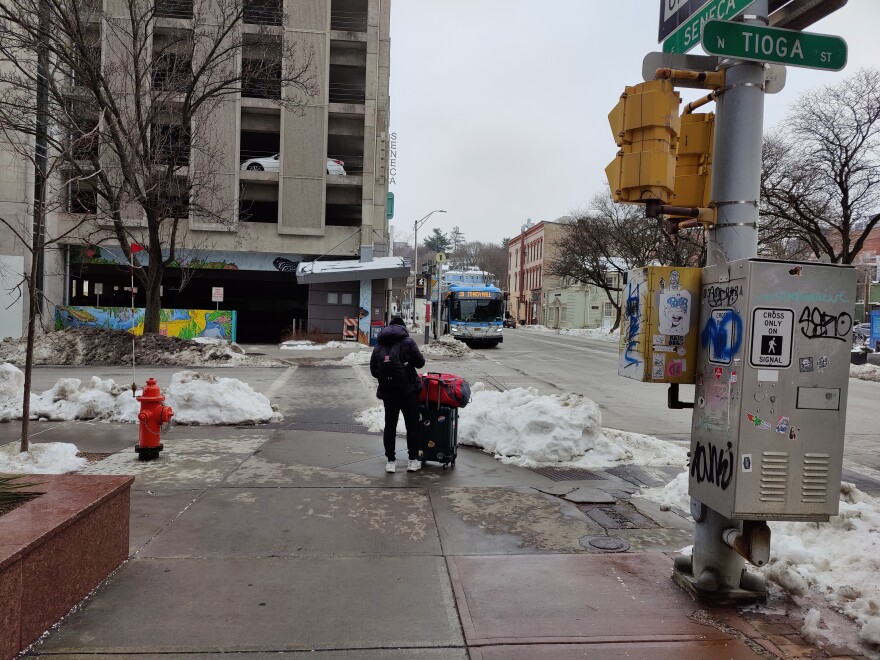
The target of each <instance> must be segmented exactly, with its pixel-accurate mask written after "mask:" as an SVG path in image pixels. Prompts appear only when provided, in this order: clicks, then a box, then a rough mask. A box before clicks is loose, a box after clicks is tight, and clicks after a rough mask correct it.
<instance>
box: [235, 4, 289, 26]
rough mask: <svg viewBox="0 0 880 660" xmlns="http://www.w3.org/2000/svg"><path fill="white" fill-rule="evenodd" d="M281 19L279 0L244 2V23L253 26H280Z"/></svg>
mask: <svg viewBox="0 0 880 660" xmlns="http://www.w3.org/2000/svg"><path fill="white" fill-rule="evenodd" d="M281 19H282V12H281V0H245V3H244V22H245V23H251V24H253V25H281Z"/></svg>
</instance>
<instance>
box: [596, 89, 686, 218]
mask: <svg viewBox="0 0 880 660" xmlns="http://www.w3.org/2000/svg"><path fill="white" fill-rule="evenodd" d="M680 103H681V97H680V96H679V94H678V92H676V91H675V88H674V87H673V86H672V83H671V82H670V81H668V80H652V81H650V82H646V83H641V84H638V85H635V86H633V87H627V88H626V89H625V90H624V92H623V94H621V96H620V101H619V102H618V103H617V105H616V106H615V107H614V109H613V110H612V111H611V112H610V113H609V115H608V122H609V123H610V124H611V132H612V133H613V134H614V140H615V142H616V143H617V146H619V147H620V151H619V152H618V153H617V157H616V158H615V159H614V160H613V161H612V162H611V163H610V164H609V165H608V167H606V168H605V174H606V176H607V177H608V183H609V185H610V186H611V194H612V196H613V198H614V201H615V202H628V203H644V202H647V201H648V200H650V199H654V200H660V201H661V202H662V203H664V204H665V203H667V202H668V201H669V200H671V199H672V198H673V195H674V183H675V151H676V145H677V143H678V134H679V131H680V127H681V120H680V118H679V116H678V106H679V104H680Z"/></svg>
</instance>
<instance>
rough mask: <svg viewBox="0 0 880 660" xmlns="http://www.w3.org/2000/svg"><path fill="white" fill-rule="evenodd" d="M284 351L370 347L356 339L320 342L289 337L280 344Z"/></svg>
mask: <svg viewBox="0 0 880 660" xmlns="http://www.w3.org/2000/svg"><path fill="white" fill-rule="evenodd" d="M278 348H280V349H281V350H283V351H323V350H324V349H327V348H349V349H351V348H369V347H368V346H364V345H363V344H361V343H360V342H356V341H335V340H334V341H328V342H325V343H323V344H322V343H318V342H314V341H311V340H310V339H289V340H288V341H284V342H281V343H280V344H279V345H278Z"/></svg>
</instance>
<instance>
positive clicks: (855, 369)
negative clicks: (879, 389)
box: [849, 364, 880, 383]
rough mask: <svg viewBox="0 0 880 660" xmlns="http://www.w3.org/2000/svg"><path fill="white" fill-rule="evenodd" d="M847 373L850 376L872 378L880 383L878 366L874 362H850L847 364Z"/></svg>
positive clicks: (879, 368)
mask: <svg viewBox="0 0 880 660" xmlns="http://www.w3.org/2000/svg"><path fill="white" fill-rule="evenodd" d="M849 375H850V377H851V378H859V379H861V380H873V381H874V382H876V383H880V367H878V366H877V365H876V364H851V365H849Z"/></svg>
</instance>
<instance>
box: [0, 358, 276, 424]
mask: <svg viewBox="0 0 880 660" xmlns="http://www.w3.org/2000/svg"><path fill="white" fill-rule="evenodd" d="M23 382H24V375H23V374H22V373H21V372H20V371H19V370H18V369H16V368H15V367H14V366H12V365H9V364H4V365H0V420H2V421H9V420H10V419H21V413H22V406H21V404H22V397H21V387H22V384H23ZM16 386H17V388H18V389H17V393H18V394H17V397H16V396H5V397H4V392H12V391H14V390H15V387H16ZM138 394H140V391H139V392H138ZM164 394H165V404H166V405H168V406H171V408H172V409H173V410H174V421H175V422H177V423H179V424H254V423H257V422H268V421H276V420H278V419H280V415H278V413H276V412H275V411H274V410H273V409H272V406H271V404H270V403H269V399H267V398H266V397H265V396H263V395H262V394H259V393H258V392H255V391H254V390H253V389H252V388H251V387H250V385H248V384H247V383H244V382H242V381H240V380H237V379H235V378H217V377H215V376H212V375H210V374H200V373H196V372H194V371H179V372H177V373H176V374H174V375H173V376H172V378H171V384H170V385H169V386H168V388H166V390H165V391H164ZM139 411H140V403H139V402H138V401H137V400H136V399H135V397H134V395H133V394H132V392H131V389H129V388H125V387H123V386H120V385H117V384H116V383H115V382H114V381H113V380H110V379H108V380H101V379H100V378H98V377H97V376H93V377H92V379H91V380H90V381H89V382H88V383H86V384H83V383H82V381H80V380H79V379H78V378H61V379H59V380H58V382H56V383H55V385H53V386H52V389H49V390H46V391H45V392H43V393H42V394H39V395H36V394H31V417H32V418H33V419H48V420H51V421H69V420H75V419H95V420H104V421H111V422H136V421H137V415H138V412H139Z"/></svg>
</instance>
